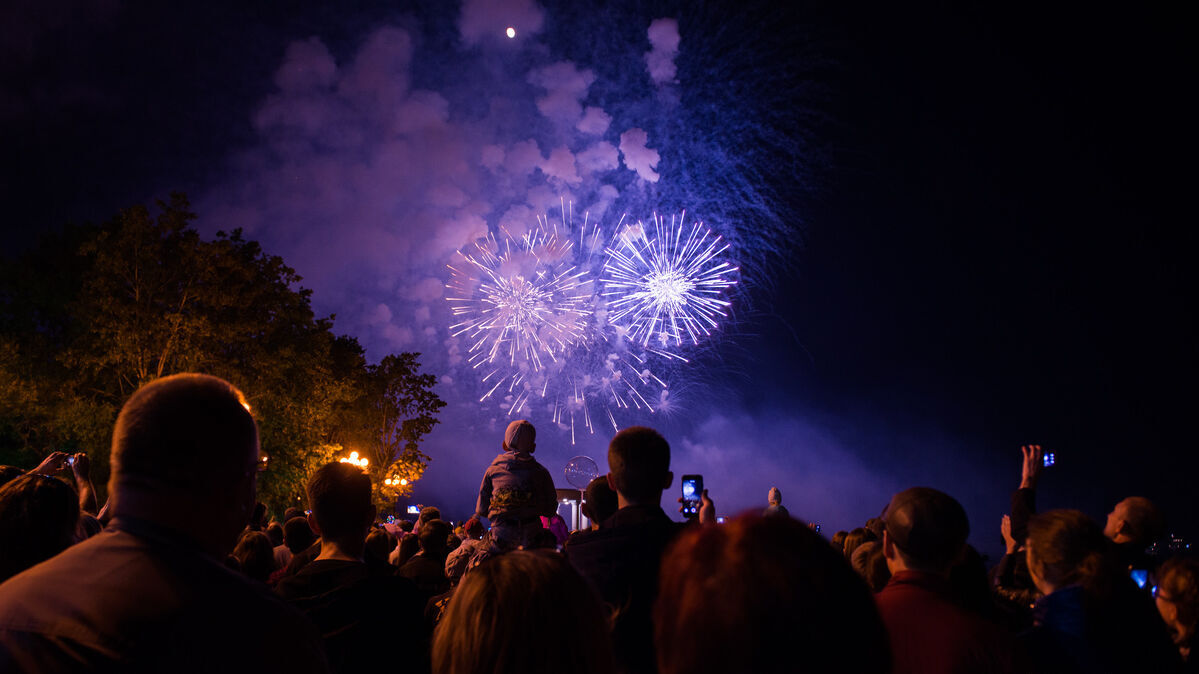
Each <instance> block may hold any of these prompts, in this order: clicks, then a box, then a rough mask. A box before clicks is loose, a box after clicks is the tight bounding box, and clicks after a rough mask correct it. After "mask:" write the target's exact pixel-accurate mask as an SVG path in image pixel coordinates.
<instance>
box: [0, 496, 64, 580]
mask: <svg viewBox="0 0 1199 674" xmlns="http://www.w3.org/2000/svg"><path fill="white" fill-rule="evenodd" d="M78 523H79V496H78V495H77V494H76V493H75V490H74V489H73V488H72V487H71V485H69V484H67V483H66V482H63V481H62V480H59V479H58V478H53V477H47V476H45V475H23V476H21V477H18V478H16V479H15V480H12V481H10V482H9V483H8V484H5V485H4V486H3V487H0V551H2V552H0V582H3V581H4V580H7V579H8V578H9V577H11V576H15V575H16V574H18V573H20V572H22V571H24V570H25V569H28V568H29V567H31V566H33V565H35V564H38V563H40V562H44V561H45V560H47V559H50V558H51V557H53V556H54V555H57V554H58V553H60V552H62V551H63V550H66V549H67V548H69V547H70V546H71V545H72V544H74V542H75V530H76V526H77V525H78Z"/></svg>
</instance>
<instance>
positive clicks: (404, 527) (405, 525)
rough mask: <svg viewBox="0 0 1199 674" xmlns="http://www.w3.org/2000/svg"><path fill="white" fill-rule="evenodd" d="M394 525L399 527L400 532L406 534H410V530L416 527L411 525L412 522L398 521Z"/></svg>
mask: <svg viewBox="0 0 1199 674" xmlns="http://www.w3.org/2000/svg"><path fill="white" fill-rule="evenodd" d="M434 519H437V518H434ZM396 524H397V525H398V526H399V527H400V531H402V532H404V533H406V534H410V533H412V530H413V529H414V528H415V527H416V525H414V524H413V523H412V520H399V521H397V522H396Z"/></svg>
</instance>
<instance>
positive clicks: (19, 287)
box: [0, 194, 444, 509]
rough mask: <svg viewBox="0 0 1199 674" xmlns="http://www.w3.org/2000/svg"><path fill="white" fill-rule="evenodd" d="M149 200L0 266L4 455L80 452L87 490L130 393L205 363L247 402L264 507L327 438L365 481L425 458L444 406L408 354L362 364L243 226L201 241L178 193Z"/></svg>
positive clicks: (359, 354) (320, 457)
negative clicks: (261, 461)
mask: <svg viewBox="0 0 1199 674" xmlns="http://www.w3.org/2000/svg"><path fill="white" fill-rule="evenodd" d="M158 206H159V208H158V212H157V214H152V213H151V212H150V210H149V209H147V208H145V207H142V206H136V207H133V208H130V209H127V210H125V211H122V212H121V213H120V214H119V215H118V216H117V217H116V218H114V219H113V220H111V221H109V222H107V223H105V224H103V225H101V226H87V227H71V228H67V229H65V230H64V231H63V232H62V233H59V234H56V235H53V236H51V237H47V238H46V239H45V240H43V241H42V242H41V244H40V245H39V247H38V248H37V249H35V250H33V251H31V252H30V253H29V254H27V255H25V256H24V257H22V258H21V259H20V260H17V261H15V262H14V263H12V264H6V265H5V273H4V275H3V277H0V452H2V454H0V459H4V460H12V461H14V462H15V461H24V462H25V463H30V464H32V462H34V461H36V460H37V459H39V458H40V454H42V453H43V452H45V451H47V450H48V449H50V448H63V449H72V450H75V451H78V450H81V449H82V450H85V451H87V452H88V453H89V454H91V455H92V456H93V458H94V459H95V461H94V465H95V466H96V469H94V470H97V471H98V472H99V473H101V474H100V475H96V476H95V479H96V481H97V482H98V483H99V482H101V481H102V480H103V479H104V478H105V477H106V475H104V473H106V471H107V458H108V457H107V455H108V442H109V438H110V436H111V431H112V425H113V423H114V422H115V419H116V413H117V411H118V410H119V409H120V406H121V404H122V403H123V402H124V401H125V400H126V399H127V398H128V397H129V395H130V394H132V393H133V391H135V390H137V388H138V387H139V386H142V385H143V384H145V383H147V382H149V381H152V380H154V379H156V378H159V377H162V376H166V375H169V374H173V373H177V372H206V373H209V374H214V375H216V376H219V377H223V378H225V379H227V380H229V381H230V382H232V383H233V384H234V385H236V386H238V387H239V388H241V389H242V390H243V391H244V392H245V393H246V394H247V396H248V398H249V399H250V403H251V407H252V410H253V412H254V414H255V416H256V418H257V419H258V421H259V428H260V433H261V439H262V448H263V451H264V452H266V453H267V454H268V455H269V457H270V461H269V466H270V469H269V470H268V472H267V473H266V474H264V475H263V476H262V479H261V480H260V483H259V492H260V499H261V500H263V501H264V502H266V503H268V504H269V505H271V506H272V507H274V508H276V509H281V508H283V507H286V506H287V505H295V504H296V502H297V500H301V499H302V497H303V487H304V483H305V481H306V478H307V476H308V475H309V474H310V473H311V472H312V471H313V470H314V469H315V468H316V467H319V466H320V465H322V464H323V463H324V462H326V461H329V460H332V459H335V458H336V454H337V452H338V448H339V444H345V443H349V442H353V443H356V444H358V445H359V446H361V447H363V448H364V449H365V450H367V451H370V452H371V454H370V456H371V457H372V472H373V473H376V474H377V475H382V474H384V473H385V472H386V471H387V470H388V469H393V472H405V471H406V472H407V473H411V474H414V475H416V476H417V477H419V474H420V472H421V471H422V470H423V468H424V465H425V463H427V461H428V460H429V457H428V456H427V455H425V454H424V453H422V452H421V451H420V449H419V443H420V440H421V438H422V437H423V436H424V435H425V434H427V433H428V432H429V431H430V430H431V429H432V427H433V425H434V424H436V423H437V418H436V413H437V411H438V410H439V409H440V408H441V407H442V406H443V405H444V403H442V402H441V400H440V399H439V398H438V397H437V395H436V393H434V392H433V390H432V389H433V385H434V384H435V382H436V380H435V378H434V377H433V376H432V375H428V374H421V373H420V371H419V364H418V363H417V361H416V357H417V356H416V354H410V353H405V354H399V355H389V356H387V357H386V358H384V359H383V361H382V362H381V363H379V364H378V365H369V364H368V363H367V362H366V359H365V355H364V353H363V349H362V347H361V346H360V345H359V344H358V342H357V341H356V340H355V339H354V338H352V337H346V336H337V335H335V334H334V333H333V331H332V322H333V317H327V318H322V317H317V316H315V315H314V313H313V311H312V308H311V303H310V295H311V292H310V291H309V290H306V289H303V288H300V287H299V283H300V281H301V279H300V277H299V276H298V275H297V274H296V272H295V271H294V270H293V269H291V268H290V267H288V266H287V265H286V264H284V262H283V260H282V259H281V258H279V257H278V256H272V255H268V254H266V253H265V252H264V251H263V250H262V248H261V247H260V246H259V245H258V244H257V243H256V242H253V241H248V240H246V239H244V238H243V237H242V234H241V232H240V231H233V232H231V233H228V234H226V233H223V232H220V233H218V234H217V236H216V238H215V239H214V240H211V241H205V240H203V239H202V238H201V237H200V235H199V234H198V233H197V232H196V230H195V229H193V228H192V227H191V222H192V221H193V220H194V218H195V215H194V214H193V213H192V212H191V209H190V205H189V204H188V202H187V199H186V197H184V196H183V195H181V194H173V195H172V196H171V198H170V200H169V201H167V202H165V203H164V202H159V204H158ZM6 457H17V458H16V459H15V460H14V459H10V458H6ZM412 481H415V478H409V482H412ZM394 496H395V495H394V494H392V495H391V497H392V498H393V499H394Z"/></svg>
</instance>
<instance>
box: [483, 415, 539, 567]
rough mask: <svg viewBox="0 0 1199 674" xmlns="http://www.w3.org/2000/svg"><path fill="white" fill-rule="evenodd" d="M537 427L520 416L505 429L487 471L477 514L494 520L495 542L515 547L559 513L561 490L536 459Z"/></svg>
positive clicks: (492, 526) (498, 544)
mask: <svg viewBox="0 0 1199 674" xmlns="http://www.w3.org/2000/svg"><path fill="white" fill-rule="evenodd" d="M536 440H537V429H536V428H534V427H533V424H531V423H529V422H528V421H525V420H524V419H518V420H516V421H513V422H512V423H510V424H508V428H507V430H506V431H504V444H503V450H504V451H503V452H501V453H500V454H499V455H498V456H496V457H495V459H494V460H493V461H492V462H491V465H490V466H488V467H487V471H486V472H484V473H483V482H482V483H481V484H480V485H479V500H478V503H477V504H476V506H475V514H476V515H478V516H479V517H481V518H482V517H486V518H487V519H488V521H490V522H491V528H492V542H493V543H495V544H496V545H497V546H498V547H500V548H515V547H518V546H520V545H523V544H525V543H526V542H527V540H528V537H529V536H531V535H532V534H534V533H536V531H537V530H538V529H541V528H542V526H541V518H542V517H551V516H553V515H554V514H555V513H557V512H558V492H557V490H556V489H554V479H553V478H552V477H550V472H549V471H548V470H546V469H545V466H543V465H541V464H540V463H538V462H537V459H534V458H533V452H534V451H536V449H537V442H536Z"/></svg>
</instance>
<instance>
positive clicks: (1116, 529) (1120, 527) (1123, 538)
mask: <svg viewBox="0 0 1199 674" xmlns="http://www.w3.org/2000/svg"><path fill="white" fill-rule="evenodd" d="M1165 531H1166V521H1165V518H1164V517H1162V513H1161V511H1160V510H1158V509H1157V506H1155V505H1153V502H1152V501H1150V500H1149V499H1147V498H1145V497H1143V496H1129V497H1128V498H1126V499H1124V500H1123V501H1120V502H1119V503H1117V504H1116V507H1115V508H1112V511H1111V512H1110V513H1108V515H1107V524H1106V526H1104V528H1103V535H1105V536H1107V537H1108V539H1109V540H1111V541H1112V542H1113V543H1131V544H1134V545H1138V546H1141V547H1148V546H1149V544H1150V543H1153V541H1155V540H1157V539H1159V538H1161V537H1162V535H1163V534H1165Z"/></svg>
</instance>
